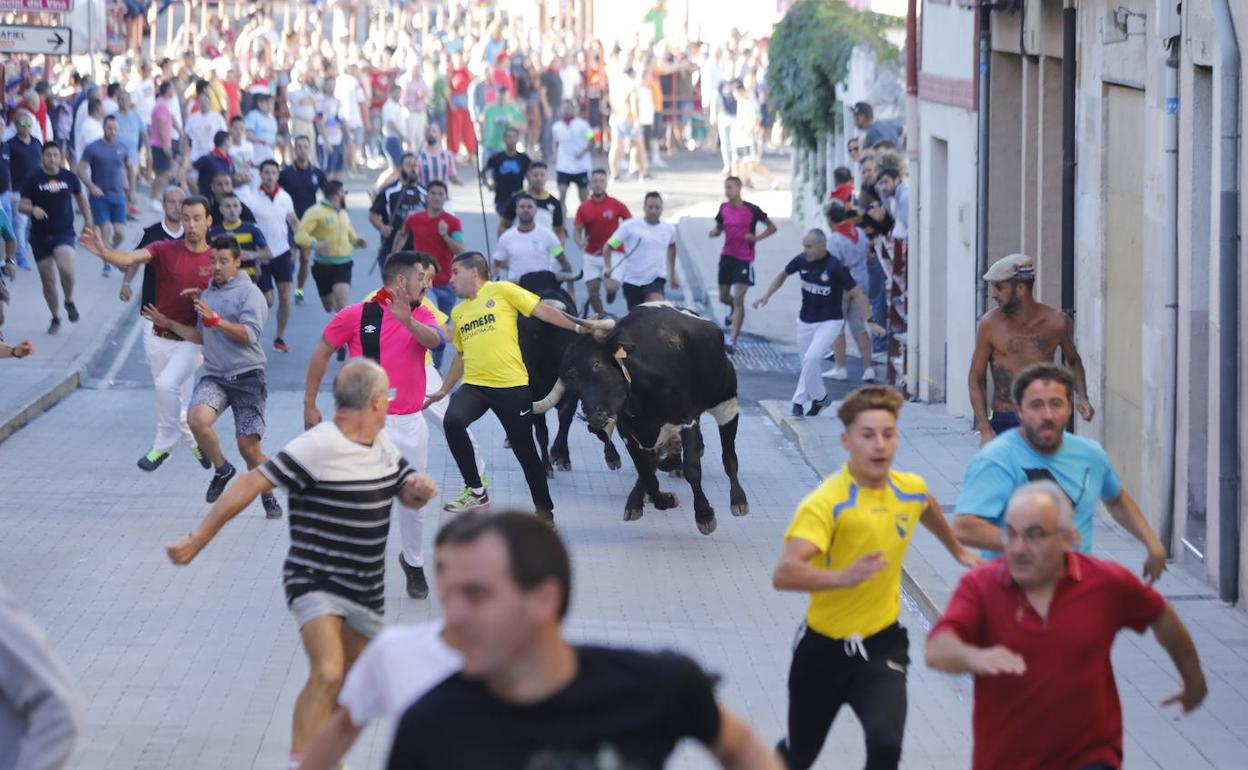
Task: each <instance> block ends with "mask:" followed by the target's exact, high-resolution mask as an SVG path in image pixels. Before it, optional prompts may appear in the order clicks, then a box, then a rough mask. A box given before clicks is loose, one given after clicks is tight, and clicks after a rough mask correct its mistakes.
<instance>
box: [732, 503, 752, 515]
mask: <svg viewBox="0 0 1248 770" xmlns="http://www.w3.org/2000/svg"><path fill="white" fill-rule="evenodd" d="M730 510H731V511H732V515H733V516H745V515H746V514H748V513H749V512H750V504H749V503H747V502H744V501H742V502H740V503H733V504H732V507H731V509H730Z"/></svg>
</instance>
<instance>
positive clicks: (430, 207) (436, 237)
mask: <svg viewBox="0 0 1248 770" xmlns="http://www.w3.org/2000/svg"><path fill="white" fill-rule="evenodd" d="M446 197H447V189H446V182H443V181H442V180H440V179H435V180H433V181H432V182H430V183H429V187H427V188H426V189H425V208H424V209H423V210H421V211H416V212H413V213H412V214H409V215H408V217H407V219H406V220H404V222H403V232H402V233H401V234H400V235H399V237H397V238H395V239H394V251H395V252H398V251H408V250H411V251H423V252H424V253H426V254H430V255H432V256H433V258H434V259H436V260H437V261H438V274H437V276H436V277H435V278H434V279H433V285H432V286H430V287H429V298H430V299H432V300H433V302H434V304H436V305H437V306H438V310H441V311H442V312H443V313H446V314H447V315H448V316H449V315H450V314H451V308H453V307H455V290H454V289H453V288H451V260H453V259H455V255H457V254H462V253H463V251H464V226H463V223H461V222H460V221H459V217H457V216H455V215H454V214H451V213H450V212H448V211H446V209H445V207H446ZM392 253H393V252H392ZM433 358H434V364H435V365H436V366H441V365H442V351H438V352H437V353H434V355H433Z"/></svg>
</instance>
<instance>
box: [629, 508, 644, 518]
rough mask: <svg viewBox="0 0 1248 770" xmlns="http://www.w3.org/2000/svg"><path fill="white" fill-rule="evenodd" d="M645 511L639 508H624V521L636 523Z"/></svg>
mask: <svg viewBox="0 0 1248 770" xmlns="http://www.w3.org/2000/svg"><path fill="white" fill-rule="evenodd" d="M643 513H645V511H644V510H643V509H641V508H625V509H624V521H637V520H638V519H640V518H641V514H643Z"/></svg>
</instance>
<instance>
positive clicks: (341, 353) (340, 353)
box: [338, 345, 347, 361]
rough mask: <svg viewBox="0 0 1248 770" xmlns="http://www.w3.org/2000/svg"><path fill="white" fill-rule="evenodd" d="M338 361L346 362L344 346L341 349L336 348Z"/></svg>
mask: <svg viewBox="0 0 1248 770" xmlns="http://www.w3.org/2000/svg"><path fill="white" fill-rule="evenodd" d="M338 360H339V361H346V360H347V348H346V346H345V345H344V346H343V347H340V348H338Z"/></svg>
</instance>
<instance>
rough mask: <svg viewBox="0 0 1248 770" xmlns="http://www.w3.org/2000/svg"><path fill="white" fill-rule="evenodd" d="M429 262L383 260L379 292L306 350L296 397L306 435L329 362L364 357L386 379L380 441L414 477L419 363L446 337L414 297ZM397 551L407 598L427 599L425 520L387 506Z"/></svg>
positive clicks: (425, 438)
mask: <svg viewBox="0 0 1248 770" xmlns="http://www.w3.org/2000/svg"><path fill="white" fill-rule="evenodd" d="M436 268H437V263H436V262H435V261H434V259H433V257H431V256H429V255H428V254H421V253H419V252H414V251H400V252H398V253H395V254H391V255H390V258H389V259H387V260H386V267H385V269H384V270H383V271H382V286H383V288H382V289H381V290H380V291H378V292H376V293H375V294H374V295H373V296H372V297H370V298H369V299H366V300H365V301H363V302H360V303H357V304H354V305H349V306H347V307H345V308H343V309H342V310H340V311H338V313H337V314H335V315H334V318H333V320H331V321H330V322H329V325H328V326H326V327H325V331H324V333H323V334H322V336H321V342H320V344H318V345H317V346H316V349H315V350H314V351H312V361H311V363H309V364H308V377H307V382H306V385H305V391H304V398H303V422H304V426H305V428H311V427H312V426H313V425H316V424H317V423H319V422H320V421H321V412H320V410H319V409H317V407H316V393H317V391H318V390H320V387H321V381H322V380H324V379H325V371H326V369H328V368H329V359H330V357H331V356H332V355H333V354H334V351H336V350H337V349H339V348H341V347H344V346H345V347H346V348H347V352H348V353H349V354H350V356H351V357H352V358H357V357H361V356H364V357H368V358H371V359H373V360H374V361H376V362H377V363H379V364H381V368H382V369H385V370H386V375H387V376H388V377H389V378H390V387H391V396H390V406H389V408H388V409H387V410H386V434H387V435H388V436H389V437H390V440H391V441H393V442H394V444H395V446H397V447H398V448H399V451H400V452H401V453H402V454H403V459H405V460H407V462H408V464H409V465H411V466H412V468H414V469H415V470H416V471H417V472H418V473H423V472H424V471H425V468H426V467H427V466H428V461H429V427H428V426H427V425H426V423H425V416H424V414H422V413H421V407H422V406H423V405H424V402H425V356H426V354H427V353H428V352H429V351H432V350H440V349H442V347H443V346H445V345H446V333H445V332H444V331H443V330H442V329H441V328H439V327H438V322H437V320H436V319H435V318H434V316H433V313H431V312H430V311H429V310H428V309H427V308H424V307H421V306H420V302H419V299H418V298H419V297H420V296H421V293H422V292H423V291H424V289H425V280H426V278H425V275H426V271H431V270H436ZM395 507H396V509H397V510H398V514H399V536H400V538H401V539H402V542H403V552H402V553H401V554H399V564H400V565H401V566H402V567H403V572H404V573H405V574H406V576H407V593H408V595H409V596H411V597H412V598H413V599H423V598H425V597H426V596H428V595H429V583H428V581H427V580H426V579H425V573H424V563H425V562H424V557H423V555H422V554H421V540H422V531H423V529H424V523H425V516H424V513H423V512H422V511H421V510H420V509H416V508H409V507H407V506H405V505H403V504H402V503H401V502H399V501H398V500H397V499H396V500H395Z"/></svg>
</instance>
